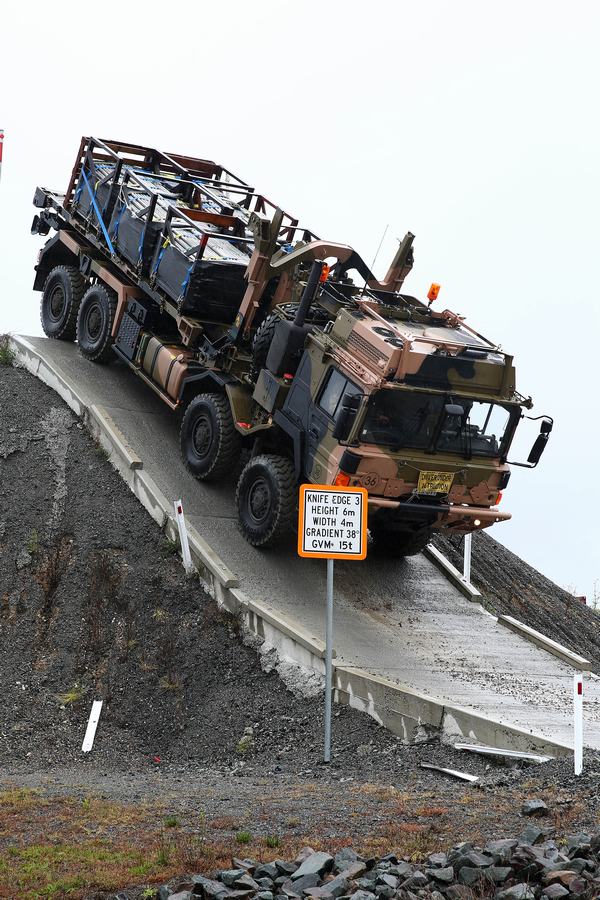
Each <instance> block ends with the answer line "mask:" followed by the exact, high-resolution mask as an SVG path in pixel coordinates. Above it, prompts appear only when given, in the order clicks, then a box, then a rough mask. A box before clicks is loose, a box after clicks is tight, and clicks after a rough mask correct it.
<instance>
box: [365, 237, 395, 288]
mask: <svg viewBox="0 0 600 900" xmlns="http://www.w3.org/2000/svg"><path fill="white" fill-rule="evenodd" d="M389 227H390V226H389V222H388V224H387V225H386V226H385V228H384V229H383V234H382V235H381V240H380V241H379V246H378V248H377V250H376V251H375V256H374V257H373V262H372V263H371V266H370V269H371V274H372V273H373V269H374V268H375V263H376V262H377V257H378V256H379V251H380V250H381V245H382V244H383V241H384V238H385V236H386V234H387V231H388V228H389ZM366 289H367V279H366V278H365V283H364V285H363V289H362V291H361V295H360V296H361V297H362V296H363V294H364V292H365V291H366Z"/></svg>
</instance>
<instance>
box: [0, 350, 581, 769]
mask: <svg viewBox="0 0 600 900" xmlns="http://www.w3.org/2000/svg"><path fill="white" fill-rule="evenodd" d="M10 340H11V345H12V349H13V350H14V352H15V355H16V358H17V362H18V364H19V365H21V366H23V367H24V368H25V369H27V370H28V371H29V372H30V373H31V374H32V375H35V376H36V377H37V378H39V379H40V380H41V381H42V382H44V383H45V384H46V385H48V387H50V388H52V389H53V390H55V391H56V393H57V394H59V396H60V397H61V398H62V399H63V400H64V401H65V403H66V404H67V405H68V406H69V407H70V409H72V410H73V412H74V413H75V414H76V415H77V416H78V417H80V418H81V419H82V420H83V421H84V422H85V424H86V426H87V427H88V429H89V430H90V432H91V433H92V435H93V436H94V437H95V438H96V439H99V436H100V435H101V436H102V438H103V440H102V445H103V446H104V447H105V449H107V451H108V452H109V459H110V462H111V463H112V465H113V466H114V467H115V469H116V470H117V471H118V472H119V474H120V475H121V477H122V478H123V480H124V481H125V483H126V484H127V486H128V487H129V488H130V490H131V491H132V492H133V493H134V494H135V496H136V497H137V498H138V500H139V501H140V503H141V504H142V506H143V507H144V508H145V509H146V511H147V512H148V513H149V514H150V515H151V516H152V518H153V519H154V520H155V522H156V523H157V524H158V525H159V527H160V528H161V529H162V530H164V531H165V532H166V533H168V534H170V535H171V536H175V534H176V532H177V526H176V523H175V521H174V517H173V516H172V508H173V507H172V503H171V501H170V500H169V499H168V498H167V497H166V496H165V495H164V494H163V492H162V491H161V490H160V488H159V487H158V485H157V484H156V483H155V481H154V480H153V479H152V478H151V477H150V475H148V473H147V472H146V471H145V470H144V468H143V461H142V460H141V459H140V458H139V457H138V456H137V454H135V451H134V450H133V449H132V448H130V447H129V445H128V444H127V442H126V440H124V438H123V436H122V435H121V432H120V431H118V429H117V431H116V432H115V429H112V428H110V427H109V426H110V422H109V421H108V419H109V418H110V417H108V416H107V415H102V414H101V413H102V412H103V411H102V409H101V407H100V408H98V407H95V408H94V407H93V406H88V404H87V403H86V402H85V400H84V399H83V397H82V396H81V395H79V394H78V392H77V391H76V390H75V389H74V388H73V387H72V386H71V385H70V384H69V383H68V381H67V379H66V378H65V377H64V375H63V374H62V373H61V372H60V371H59V370H58V369H57V367H55V366H52V365H51V364H50V363H48V362H47V361H46V360H45V359H44V358H43V356H42V355H41V354H40V353H39V352H38V351H37V350H36V349H35V348H34V347H33V346H32V345H31V344H30V343H29V341H27V340H26V338H23V337H21V336H16V335H11V337H10ZM138 461H139V464H138ZM132 462H133V465H132ZM190 531H191V535H190V550H191V552H192V558H193V560H194V563H195V564H196V565H197V566H198V571H199V575H200V578H201V580H202V582H203V583H204V585H205V586H206V588H207V590H208V591H209V593H210V594H211V596H212V597H213V598H214V599H215V600H216V601H217V602H218V603H219V605H221V606H223V607H224V608H226V609H227V610H228V611H230V612H232V613H233V614H240V615H242V616H243V617H244V620H245V623H246V625H247V627H248V628H249V629H250V630H251V631H252V632H253V633H254V634H255V635H256V636H257V637H259V638H261V639H263V640H264V639H268V640H269V641H270V642H271V643H273V644H274V645H275V646H276V647H277V649H278V650H279V652H281V653H282V654H283V655H284V656H285V657H287V658H288V659H290V660H291V661H292V662H295V663H296V664H298V665H301V666H305V667H307V668H309V669H312V670H313V671H315V672H317V673H318V674H323V673H324V654H325V645H324V642H323V641H322V640H321V639H320V638H318V637H316V636H314V635H311V634H310V633H309V632H308V631H306V629H304V628H303V627H302V626H301V625H300V624H299V623H296V622H294V621H292V620H291V619H289V618H288V617H287V616H283V615H282V614H281V613H279V612H277V611H276V610H275V609H273V608H272V607H270V606H269V605H268V604H266V603H261V602H259V601H256V600H252V599H251V598H249V597H248V596H247V595H246V594H244V592H243V591H242V590H240V589H239V579H238V577H237V576H236V575H234V574H233V573H232V572H231V571H230V570H229V569H228V568H227V566H226V565H225V563H223V561H222V560H221V559H220V557H219V556H218V554H217V553H215V551H214V550H212V548H211V547H210V546H209V545H208V543H207V542H206V540H205V539H204V538H202V537H201V536H200V535H199V534H198V533H197V531H196V530H195V529H190ZM434 549H435V548H430V547H428V548H427V550H426V551H425V553H426V556H428V558H429V559H431V560H432V561H433V562H434V563H436V565H437V564H438V563H439V559H438V558H437V557H438V556H439V557H441V558H442V560H444V562H445V563H447V566H451V564H450V563H449V562H448V561H447V560H445V557H443V556H442V554H439V551H435V554H433V553H431V551H432V550H434ZM428 551H429V552H428ZM447 566H445V565H443V564H442V563H440V565H439V566H438V567H442V568H443V569H444V570H445V574H449V575H450V576H452V573H451V572H449V570H448V569H447ZM451 569H453V570H454V573H455V575H454V576H452V577H451V580H453V579H454V577H457V581H455V582H454V583H455V584H456V586H457V587H458V588H459V590H463V588H464V589H466V590H467V591H468V594H465V596H468V597H469V599H472V600H474V601H475V602H477V597H479V596H481V595H480V594H479V592H478V591H477V590H476V589H475V588H472V586H470V585H466V583H465V582H464V581H463V580H462V578H461V576H460V573H459V572H458V570H457V569H455V568H454V567H453V566H451ZM459 582H460V584H459ZM464 592H465V591H464V590H463V593H464ZM565 649H566V648H565ZM567 652H570V651H567ZM334 697H335V699H336V700H337V702H339V703H343V704H347V705H350V706H352V707H353V708H355V709H358V710H360V711H362V712H366V713H367V714H368V715H370V716H371V717H372V718H374V719H375V720H376V721H377V722H379V723H380V724H381V725H383V726H384V727H386V728H388V729H389V730H390V731H392V732H393V733H394V734H397V735H398V736H399V737H401V738H402V739H403V740H405V741H407V742H412V741H420V740H423V739H426V738H427V736H428V733H429V730H430V729H434V730H435V731H436V732H439V733H440V735H441V737H442V740H444V741H445V742H448V743H450V742H452V741H453V740H454V739H456V738H457V737H469V738H471V739H474V740H477V741H480V742H482V743H484V742H486V743H493V744H494V745H495V746H498V747H500V748H502V749H520V750H540V751H542V752H548V751H549V750H550V751H551V752H552V753H553V754H554V755H566V754H569V753H572V752H573V751H572V747H569V746H568V745H566V744H561V743H558V742H554V741H552V740H550V739H549V738H546V737H545V736H544V735H540V734H535V733H533V732H527V731H525V730H524V729H521V728H518V727H516V726H514V725H511V724H510V723H506V722H502V721H501V720H498V721H497V720H494V719H491V718H489V717H486V716H484V715H481V714H479V713H476V712H474V711H473V710H469V709H465V708H461V707H458V706H452V705H451V704H448V703H444V702H443V701H441V700H438V699H437V698H435V697H430V696H428V695H426V694H420V693H418V692H417V691H414V690H413V689H411V688H409V687H407V686H405V685H402V684H400V683H397V682H394V681H391V680H389V679H386V678H384V677H382V676H380V675H375V674H373V673H371V672H369V671H367V670H365V669H360V668H357V667H353V666H348V665H345V664H344V661H343V660H342V659H338V660H337V661H335V662H334Z"/></svg>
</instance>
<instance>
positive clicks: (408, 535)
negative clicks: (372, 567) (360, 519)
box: [371, 528, 433, 559]
mask: <svg viewBox="0 0 600 900" xmlns="http://www.w3.org/2000/svg"><path fill="white" fill-rule="evenodd" d="M432 536H433V529H432V528H420V529H419V530H418V531H398V530H395V529H393V528H387V529H384V528H381V530H380V529H378V528H371V537H372V538H373V541H374V543H375V547H374V549H375V551H376V552H377V553H378V554H379V555H380V556H388V557H391V558H392V559H402V558H403V557H405V556H416V555H417V553H421V551H422V550H424V549H425V547H426V546H427V544H428V543H429V542H430V541H431V538H432Z"/></svg>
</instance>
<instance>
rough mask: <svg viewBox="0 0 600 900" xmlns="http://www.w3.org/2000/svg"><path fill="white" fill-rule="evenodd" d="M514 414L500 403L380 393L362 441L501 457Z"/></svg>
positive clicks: (372, 405)
mask: <svg viewBox="0 0 600 900" xmlns="http://www.w3.org/2000/svg"><path fill="white" fill-rule="evenodd" d="M510 421H511V412H510V409H509V408H508V407H505V406H501V405H500V404H498V403H482V402H480V401H479V400H465V399H464V398H456V399H453V398H452V397H451V396H446V397H444V396H440V395H435V394H425V393H417V392H414V393H413V392H408V391H399V390H381V391H376V393H374V394H373V395H372V397H371V400H370V401H369V405H368V408H367V414H366V416H365V420H364V423H363V427H362V431H361V441H364V442H365V443H367V444H381V445H383V446H386V447H390V448H392V449H394V448H397V449H400V448H401V447H409V448H414V449H417V450H429V451H430V452H432V451H435V450H437V451H439V452H440V453H460V454H461V455H462V456H465V457H467V458H468V457H470V456H500V455H502V454H503V453H504V452H506V450H507V449H508V447H507V446H506V447H505V446H504V444H505V443H507V439H508V436H509V428H508V425H509V423H510Z"/></svg>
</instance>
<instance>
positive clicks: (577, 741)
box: [573, 672, 583, 775]
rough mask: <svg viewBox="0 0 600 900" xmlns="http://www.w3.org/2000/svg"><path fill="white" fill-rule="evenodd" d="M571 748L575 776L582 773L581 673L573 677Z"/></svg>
mask: <svg viewBox="0 0 600 900" xmlns="http://www.w3.org/2000/svg"><path fill="white" fill-rule="evenodd" d="M573 748H574V753H573V756H574V763H575V774H576V775H581V773H582V772H583V673H582V672H575V675H574V676H573Z"/></svg>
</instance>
